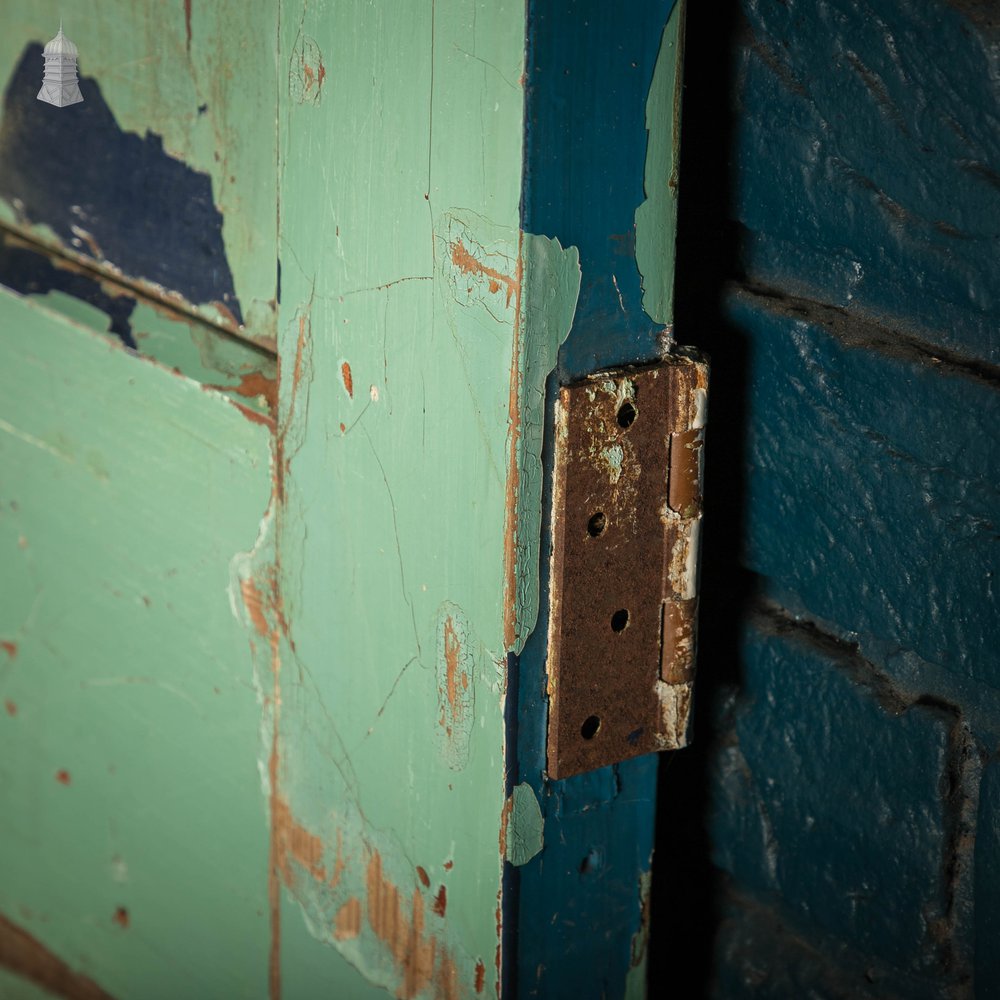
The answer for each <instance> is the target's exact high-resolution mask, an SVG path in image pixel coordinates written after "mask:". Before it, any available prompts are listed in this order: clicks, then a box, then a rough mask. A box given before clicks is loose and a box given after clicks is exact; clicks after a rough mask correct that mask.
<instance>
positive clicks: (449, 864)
mask: <svg viewBox="0 0 1000 1000" xmlns="http://www.w3.org/2000/svg"><path fill="white" fill-rule="evenodd" d="M454 867H455V862H454V861H446V862H445V863H444V870H445V871H446V872H450V871H451V870H452V868H454Z"/></svg>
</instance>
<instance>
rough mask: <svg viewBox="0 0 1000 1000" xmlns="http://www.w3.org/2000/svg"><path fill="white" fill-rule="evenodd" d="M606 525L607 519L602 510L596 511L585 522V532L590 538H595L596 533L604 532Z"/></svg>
mask: <svg viewBox="0 0 1000 1000" xmlns="http://www.w3.org/2000/svg"><path fill="white" fill-rule="evenodd" d="M607 526H608V519H607V518H606V517H605V516H604V512H603V511H600V510H599V511H598V512H597V513H596V514H594V516H593V517H591V519H590V520H589V521H588V522H587V534H588V535H590V537H591V538H596V537H597V536H598V535H603V534H604V529H605V528H606V527H607Z"/></svg>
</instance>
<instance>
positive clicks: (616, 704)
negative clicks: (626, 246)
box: [547, 352, 708, 778]
mask: <svg viewBox="0 0 1000 1000" xmlns="http://www.w3.org/2000/svg"><path fill="white" fill-rule="evenodd" d="M707 401H708V365H707V363H706V362H705V361H704V360H703V359H702V358H700V357H699V356H698V355H697V354H695V353H694V352H684V353H678V354H676V355H670V356H668V357H667V358H665V359H663V360H662V361H659V362H657V363H656V364H653V365H647V366H643V367H629V368H620V369H616V370H614V371H606V372H601V373H600V374H597V375H592V376H589V377H588V378H586V379H584V380H582V381H580V382H577V383H574V384H572V385H568V386H565V387H563V388H562V389H560V391H559V398H558V401H557V404H556V456H555V476H554V489H553V510H552V572H551V586H550V608H549V650H548V663H547V673H548V695H549V727H548V772H549V775H550V776H551V777H553V778H565V777H569V776H570V775H573V774H578V773H580V772H582V771H589V770H591V769H592V768H596V767H603V766H605V765H607V764H614V763H617V762H619V761H622V760H626V759H628V758H630V757H636V756H638V755H640V754H644V753H649V752H650V751H653V750H667V749H677V748H679V747H682V746H684V745H685V744H686V742H687V733H688V722H689V716H690V711H691V691H692V684H693V679H694V660H695V629H696V619H697V608H698V597H697V573H698V539H699V532H700V528H701V484H702V471H701V470H702V442H703V435H704V427H705V415H706V409H707Z"/></svg>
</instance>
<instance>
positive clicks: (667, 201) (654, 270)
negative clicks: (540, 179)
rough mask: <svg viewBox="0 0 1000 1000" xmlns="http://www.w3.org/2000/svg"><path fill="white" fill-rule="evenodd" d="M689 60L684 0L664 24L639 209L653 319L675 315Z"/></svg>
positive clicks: (641, 260) (647, 306)
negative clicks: (684, 96)
mask: <svg viewBox="0 0 1000 1000" xmlns="http://www.w3.org/2000/svg"><path fill="white" fill-rule="evenodd" d="M683 65H684V2H683V0H681V2H679V3H677V5H676V6H675V7H674V9H673V11H672V12H671V14H670V20H669V21H667V25H666V27H665V28H664V29H663V40H662V41H661V43H660V53H659V55H658V57H657V60H656V67H655V68H654V70H653V81H652V84H651V85H650V88H649V97H648V99H647V101H646V129H647V131H648V133H649V146H648V148H647V151H646V170H645V180H644V187H645V192H646V200H645V201H644V202H643V203H642V204H641V205H640V206H639V207H638V208H637V209H636V211H635V260H636V264H637V265H638V268H639V272H640V274H641V275H642V308H643V310H644V311H645V312H646V315H647V316H649V318H650V319H651V320H653V322H654V323H662V324H664V325H669V324H671V323H673V319H674V260H675V258H676V243H677V175H678V169H679V166H680V159H679V157H680V127H681V121H680V116H681V111H680V108H681V105H680V102H681V93H682V89H681V72H682V69H683Z"/></svg>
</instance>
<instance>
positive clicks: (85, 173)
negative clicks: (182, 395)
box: [0, 44, 243, 325]
mask: <svg viewBox="0 0 1000 1000" xmlns="http://www.w3.org/2000/svg"><path fill="white" fill-rule="evenodd" d="M41 71H42V47H41V46H40V45H37V44H31V45H29V46H27V48H26V49H25V50H24V53H23V54H22V56H21V59H20V61H19V62H18V64H17V67H16V68H15V70H14V73H13V75H12V76H11V78H10V82H9V83H8V85H7V89H6V91H5V93H4V106H3V122H2V124H0V195H2V196H3V197H4V198H5V199H6V200H8V201H10V202H14V200H15V199H17V201H18V202H19V205H18V209H19V211H20V212H21V214H22V216H23V218H24V220H25V221H26V222H29V223H32V224H45V225H48V226H50V227H51V228H52V229H53V230H54V231H55V232H56V233H57V235H58V236H59V238H60V239H61V240H62V242H63V243H64V244H66V245H67V246H68V247H72V248H73V249H75V250H77V251H78V252H79V253H82V254H84V255H87V256H90V257H93V258H94V259H95V260H102V259H103V260H107V261H108V262H110V263H112V264H114V265H115V266H116V267H118V268H119V269H120V270H121V271H122V272H123V273H125V274H126V275H128V276H129V277H131V278H135V279H141V280H144V281H150V282H154V283H156V284H158V285H162V286H163V287H164V288H166V289H168V290H169V291H173V292H178V293H179V294H181V295H182V296H183V297H184V298H185V299H186V300H187V301H189V302H192V303H195V304H204V303H211V302H220V303H222V304H223V305H224V306H225V307H226V308H227V309H228V310H229V311H230V312H231V313H232V314H233V316H234V317H235V318H236V320H237V322H238V323H240V324H241V325H242V323H243V314H242V311H241V308H240V304H239V301H238V300H237V298H236V291H235V288H234V286H233V275H232V272H231V270H230V267H229V263H228V261H227V259H226V252H225V246H224V244H223V241H222V215H221V214H220V212H219V210H218V209H217V208H216V207H215V202H214V200H213V198H212V180H211V178H210V177H209V176H208V175H207V174H202V173H198V172H197V171H195V170H192V169H191V168H190V167H189V166H187V165H186V164H184V163H182V162H180V161H179V160H176V159H174V158H173V157H172V156H170V155H168V154H167V153H166V152H165V151H164V149H163V139H162V138H161V137H160V136H158V135H156V134H155V133H153V132H147V133H146V135H145V136H139V135H137V134H135V133H133V132H125V131H123V130H122V129H121V128H120V126H119V125H118V123H117V122H116V121H115V117H114V115H113V114H112V112H111V109H110V108H109V107H108V105H107V103H106V102H105V100H104V97H103V95H102V94H101V89H100V87H99V85H98V83H97V81H96V80H95V79H93V78H92V77H87V76H81V77H80V90H81V92H82V94H83V98H84V100H83V103H82V104H75V105H72V106H71V107H68V108H56V107H53V106H51V105H48V104H45V103H44V102H42V101H38V100H36V95H37V93H38V87H39V81H40V79H41ZM74 227H76V228H77V229H78V230H80V231H82V232H84V233H86V236H83V237H81V236H80V235H79V233H78V232H74Z"/></svg>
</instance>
